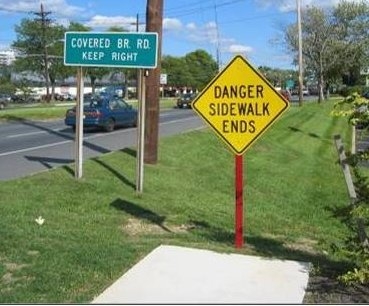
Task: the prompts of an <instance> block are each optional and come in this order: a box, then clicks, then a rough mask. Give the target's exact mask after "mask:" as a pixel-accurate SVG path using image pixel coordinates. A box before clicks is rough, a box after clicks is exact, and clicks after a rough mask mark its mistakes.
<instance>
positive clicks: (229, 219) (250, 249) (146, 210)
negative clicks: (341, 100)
mask: <svg viewBox="0 0 369 306" xmlns="http://www.w3.org/2000/svg"><path fill="white" fill-rule="evenodd" d="M332 106H333V104H332V103H325V104H321V105H317V104H308V105H304V107H302V108H299V107H291V108H290V109H289V110H288V111H287V113H286V114H285V115H284V116H283V117H282V118H281V119H280V120H278V121H277V122H276V123H275V124H274V125H273V126H272V127H271V128H270V129H269V130H268V131H267V132H266V133H265V134H264V135H263V136H262V137H261V138H260V139H259V140H257V141H256V143H255V144H254V145H253V146H252V147H251V148H250V149H249V150H248V151H247V152H246V154H245V155H244V163H245V165H244V175H245V182H244V193H245V196H244V197H245V199H244V205H245V207H244V208H245V224H244V225H245V228H244V236H245V247H244V248H243V249H241V250H235V249H234V156H233V155H232V153H231V152H230V151H229V149H228V148H227V147H226V146H225V145H224V144H223V143H222V142H221V141H220V140H219V139H218V137H217V136H216V135H215V134H214V133H213V132H212V131H210V130H208V129H204V130H199V131H193V132H190V133H185V134H181V135H177V136H174V137H169V138H165V139H162V140H161V141H160V147H159V161H158V164H157V165H146V166H145V175H144V193H143V195H142V196H140V197H138V196H137V195H136V192H135V169H136V157H135V154H136V152H135V149H131V148H129V149H123V150H122V151H118V152H115V153H109V154H106V155H104V156H101V157H99V158H95V159H92V160H88V161H85V162H84V177H83V179H81V180H79V181H77V180H75V179H74V177H73V165H70V166H65V167H61V168H58V169H56V170H51V171H47V172H43V173H39V174H36V175H33V176H30V177H27V178H22V179H17V180H12V181H7V182H2V183H1V184H0V194H1V198H0V237H1V239H0V303H81V302H84V303H88V302H90V301H91V300H92V299H93V298H94V297H95V296H97V295H98V294H100V293H101V292H102V291H103V290H104V289H105V288H106V287H107V286H109V285H110V284H111V283H113V282H114V281H115V280H116V279H117V278H118V277H120V276H121V275H122V274H123V273H124V272H125V271H127V270H128V269H129V268H130V267H131V266H132V265H133V264H135V263H137V262H138V261H139V260H140V259H142V258H143V257H144V256H145V255H146V254H148V253H149V252H150V251H151V250H153V249H154V248H155V247H156V246H158V245H160V244H172V245H182V246H189V247H197V248H205V249H212V250H217V251H222V252H239V253H245V254H258V255H261V256H270V257H277V258H286V259H298V260H303V261H311V262H313V264H314V265H316V266H332V267H334V266H335V263H337V262H339V261H340V260H342V259H341V258H335V257H334V255H333V254H331V252H330V248H329V246H330V245H331V244H332V243H336V242H339V241H340V240H342V239H343V238H344V237H345V236H346V235H347V229H346V227H345V225H344V224H342V223H341V222H340V221H339V220H338V219H337V218H336V217H335V216H334V211H335V209H336V208H337V207H343V206H345V205H347V202H348V198H347V193H346V188H345V183H344V179H343V175H342V173H341V169H340V166H339V165H338V164H337V153H336V151H335V147H334V143H333V136H334V134H337V133H339V134H341V135H342V137H343V139H344V140H345V141H347V142H348V141H349V135H350V132H349V128H348V126H347V123H346V121H345V119H342V118H333V117H331V116H330V115H329V113H330V111H331V109H332ZM39 216H42V218H44V220H45V221H44V223H43V224H42V225H39V224H38V223H37V222H36V221H35V219H36V218H38V217H39Z"/></svg>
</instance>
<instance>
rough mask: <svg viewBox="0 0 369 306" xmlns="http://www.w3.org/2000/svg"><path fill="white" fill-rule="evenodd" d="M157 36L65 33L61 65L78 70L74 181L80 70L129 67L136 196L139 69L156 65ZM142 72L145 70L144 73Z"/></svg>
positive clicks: (78, 155) (79, 119)
mask: <svg viewBox="0 0 369 306" xmlns="http://www.w3.org/2000/svg"><path fill="white" fill-rule="evenodd" d="M158 36H159V35H158V33H156V32H144V33H138V32H136V33H127V32H83V31H82V32H66V33H65V36H64V65H66V66H77V67H78V84H77V87H78V94H77V107H76V108H77V110H76V111H77V114H76V117H77V118H76V140H75V143H76V166H75V176H76V178H81V177H82V148H83V147H82V144H83V75H82V67H90V66H91V67H126V68H127V67H129V68H137V69H141V70H140V75H141V76H140V78H139V79H140V80H141V81H140V82H141V85H140V92H141V93H140V97H141V98H140V99H139V115H138V137H137V145H138V147H137V158H138V161H137V174H136V177H137V192H138V193H142V188H143V158H144V154H143V150H144V149H143V148H144V133H145V123H144V120H145V119H144V118H145V77H144V70H143V69H154V68H156V66H157V61H158V45H159V43H158V40H159V39H158ZM145 71H146V70H145Z"/></svg>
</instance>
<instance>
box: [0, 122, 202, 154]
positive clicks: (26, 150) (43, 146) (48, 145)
mask: <svg viewBox="0 0 369 306" xmlns="http://www.w3.org/2000/svg"><path fill="white" fill-rule="evenodd" d="M193 119H197V117H190V118H185V119H178V120H172V121H168V122H163V123H161V125H165V124H170V123H176V122H183V121H189V120H193ZM132 129H135V128H129V129H124V130H117V131H114V132H111V133H109V134H106V133H99V134H95V135H92V136H88V137H85V138H84V139H83V140H84V141H86V140H88V139H94V138H98V137H101V136H109V135H114V134H119V133H127V132H130V131H131V130H132ZM34 133H47V131H40V132H33V133H29V134H34ZM18 135H21V134H18ZM23 135H24V134H23ZM72 135H73V134H72ZM11 136H13V137H21V136H16V135H11ZM69 142H74V139H69V140H64V141H59V142H54V143H50V144H45V145H40V146H35V147H29V148H24V149H19V150H14V151H9V152H4V153H0V157H3V156H8V155H12V154H17V153H24V152H29V151H34V150H38V149H45V148H51V147H55V146H59V145H63V144H66V143H69Z"/></svg>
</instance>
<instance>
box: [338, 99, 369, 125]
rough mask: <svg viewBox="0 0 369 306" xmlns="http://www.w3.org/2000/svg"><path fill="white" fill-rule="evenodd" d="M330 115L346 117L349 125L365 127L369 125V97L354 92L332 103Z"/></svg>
mask: <svg viewBox="0 0 369 306" xmlns="http://www.w3.org/2000/svg"><path fill="white" fill-rule="evenodd" d="M332 115H334V116H341V117H347V118H348V122H349V123H350V124H351V125H354V126H357V127H367V126H369V99H366V98H363V97H361V95H360V94H358V93H357V92H355V93H353V94H351V95H349V96H347V97H346V98H344V99H343V100H341V101H338V102H337V103H336V104H335V105H334V110H333V111H332Z"/></svg>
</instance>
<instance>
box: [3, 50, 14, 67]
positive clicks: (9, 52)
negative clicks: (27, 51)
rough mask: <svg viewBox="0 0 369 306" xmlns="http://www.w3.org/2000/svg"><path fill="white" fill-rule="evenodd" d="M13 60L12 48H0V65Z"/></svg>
mask: <svg viewBox="0 0 369 306" xmlns="http://www.w3.org/2000/svg"><path fill="white" fill-rule="evenodd" d="M14 60H15V52H14V51H13V50H0V65H6V66H8V65H10V64H11V63H13V62H14Z"/></svg>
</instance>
